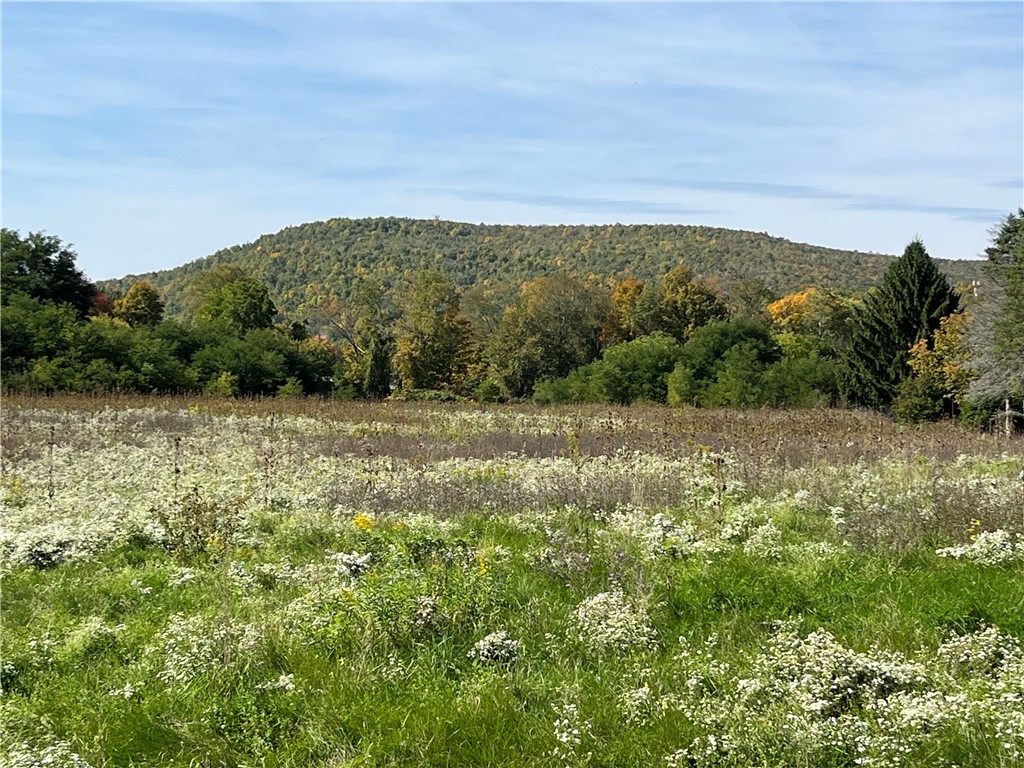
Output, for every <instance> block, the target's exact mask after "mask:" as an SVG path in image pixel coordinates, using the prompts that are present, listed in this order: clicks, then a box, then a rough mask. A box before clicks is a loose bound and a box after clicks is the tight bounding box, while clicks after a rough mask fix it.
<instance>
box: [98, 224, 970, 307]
mask: <svg viewBox="0 0 1024 768" xmlns="http://www.w3.org/2000/svg"><path fill="white" fill-rule="evenodd" d="M892 258H893V257H892V256H888V255H882V254H870V253H860V252H856V251H842V250H835V249H831V248H822V247H818V246H813V245H805V244H801V243H793V242H790V241H789V240H784V239H782V238H778V237H771V236H769V235H768V234H766V233H757V232H744V231H738V230H729V229H716V228H712V227H701V226H684V225H671V224H656V225H621V224H612V225H606V226H605V225H600V226H521V225H488V224H463V223H459V222H451V221H441V220H419V219H398V218H376V219H330V220H329V221H320V222H313V223H309V224H302V225H299V226H295V227H288V228H286V229H283V230H281V231H280V232H278V233H276V234H272V235H264V236H262V237H260V238H259V239H258V240H256V241H255V242H253V243H248V244H246V245H238V246H233V247H231V248H225V249H223V250H220V251H217V252H216V253H214V254H212V255H211V256H208V257H206V258H203V259H199V260H197V261H194V262H191V263H189V264H185V265H183V266H181V267H177V268H175V269H172V270H167V271H163V272H154V273H148V274H143V275H129V276H127V277H125V278H123V279H121V280H115V281H108V282H106V283H104V284H103V287H104V288H106V289H108V290H115V291H123V290H126V288H127V286H128V285H130V284H131V283H132V282H135V281H136V280H138V279H146V280H149V281H150V282H152V283H153V284H154V285H155V286H156V287H157V288H158V289H159V290H160V291H161V293H162V294H163V296H164V299H165V301H166V303H167V309H168V312H169V314H171V315H177V314H180V313H181V312H182V311H183V310H184V291H185V287H186V286H187V285H188V283H189V282H190V281H191V280H192V278H194V277H195V275H196V274H197V273H198V272H200V271H202V270H203V269H207V268H209V267H212V266H214V265H217V264H237V265H238V266H240V267H242V268H243V269H245V270H247V271H249V272H251V273H252V274H254V275H256V276H257V277H259V278H261V279H263V280H264V281H266V283H267V285H268V286H269V287H270V291H271V295H272V296H273V298H274V300H275V302H276V303H277V305H278V308H279V309H281V310H282V311H283V312H285V313H289V314H290V313H294V312H296V311H297V310H300V309H301V308H302V307H303V305H306V304H308V303H311V302H313V301H315V300H316V299H317V298H318V297H321V296H335V297H338V298H342V299H344V298H345V297H346V296H347V295H348V293H349V291H350V289H351V287H352V285H353V284H354V283H355V282H356V281H357V280H358V279H359V278H367V277H368V278H374V279H377V280H380V281H381V282H383V283H384V284H385V285H389V286H391V287H393V288H400V287H402V286H403V285H404V284H405V283H407V282H408V281H409V280H410V279H411V278H412V277H413V276H414V275H415V274H416V273H417V272H420V271H422V270H424V269H437V270H439V271H441V272H444V273H447V274H450V275H451V276H452V277H453V278H454V279H455V280H456V281H457V282H458V283H459V284H461V285H463V286H469V285H473V284H476V283H485V284H488V285H496V286H500V285H502V284H504V285H506V286H513V285H518V284H519V283H520V282H522V281H523V280H528V279H532V278H535V277H537V276H539V275H544V274H550V273H552V272H558V271H568V272H575V273H580V274H584V275H590V274H593V275H596V276H598V277H600V278H609V277H610V278H622V277H625V276H627V275H630V274H633V275H636V276H637V277H638V278H640V279H641V280H648V279H652V278H655V277H657V276H658V275H660V274H662V273H664V272H665V271H667V270H668V269H670V268H671V267H673V266H675V265H676V264H678V263H679V262H680V261H685V262H686V264H687V265H689V266H690V267H691V268H692V269H693V270H694V272H696V273H697V274H698V275H703V276H709V275H717V276H718V277H719V278H721V279H722V280H723V281H724V282H725V283H726V284H728V283H730V282H733V281H736V280H739V279H742V278H747V277H760V278H762V279H763V280H764V281H765V282H766V283H767V284H768V286H769V288H771V289H772V290H773V291H776V292H778V293H779V294H780V295H781V294H785V293H790V292H792V291H796V290H800V289H803V288H806V287H808V286H811V285H815V286H818V287H826V286H827V287H831V288H835V289H839V290H860V289H864V288H868V287H870V286H871V285H874V284H875V283H876V282H877V281H878V279H879V278H880V277H881V275H882V273H883V272H884V271H885V268H886V266H887V265H888V264H889V262H890V261H891V260H892ZM939 264H940V266H941V268H942V269H943V271H944V272H945V273H946V274H947V275H949V277H950V279H951V281H952V282H954V283H957V282H963V281H970V280H972V279H976V278H977V276H978V274H979V273H980V266H981V262H980V261H979V262H971V261H939Z"/></svg>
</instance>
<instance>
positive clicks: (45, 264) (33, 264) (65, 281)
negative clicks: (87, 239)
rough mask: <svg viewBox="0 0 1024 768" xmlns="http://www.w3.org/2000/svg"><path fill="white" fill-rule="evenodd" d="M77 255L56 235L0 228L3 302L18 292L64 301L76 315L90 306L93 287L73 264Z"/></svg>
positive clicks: (0, 277)
mask: <svg viewBox="0 0 1024 768" xmlns="http://www.w3.org/2000/svg"><path fill="white" fill-rule="evenodd" d="M77 258H78V255H77V254H76V253H75V252H74V251H73V250H71V248H70V247H69V246H65V245H64V244H63V243H61V241H60V238H58V237H54V236H53V235H46V234H43V233H42V232H30V233H29V234H28V236H26V237H24V238H23V237H21V236H20V235H19V234H18V232H16V231H14V230H11V229H7V228H4V229H3V230H0V286H2V287H3V293H2V297H3V303H5V304H6V303H8V300H9V298H10V297H11V296H13V295H16V294H22V295H25V296H31V297H32V298H34V299H39V300H41V301H52V302H53V303H54V304H68V305H70V306H71V307H73V308H74V310H75V312H76V313H77V314H78V316H79V317H85V316H86V315H87V314H89V311H90V310H91V309H92V305H93V300H94V299H95V297H96V287H95V286H94V285H93V284H92V283H91V282H90V281H89V280H88V278H86V276H85V275H84V274H83V273H82V272H81V271H80V270H79V269H77V268H76V267H75V259H77Z"/></svg>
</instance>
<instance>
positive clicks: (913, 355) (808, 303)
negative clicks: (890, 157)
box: [2, 210, 1024, 423]
mask: <svg viewBox="0 0 1024 768" xmlns="http://www.w3.org/2000/svg"><path fill="white" fill-rule="evenodd" d="M986 256H987V258H986V260H985V265H984V269H983V271H982V272H983V274H982V278H981V280H978V281H974V282H972V283H970V284H962V285H960V286H957V287H956V288H954V287H953V286H951V285H950V282H949V280H948V278H947V277H946V276H945V275H944V274H943V272H942V271H940V269H939V267H938V266H937V264H936V262H935V261H934V260H932V259H931V257H929V255H928V253H927V251H926V249H925V247H924V244H923V243H921V242H920V241H917V240H915V241H914V242H911V243H910V244H909V245H908V246H907V248H906V250H905V251H904V253H903V255H902V256H901V257H900V258H898V259H895V260H893V261H892V262H891V263H890V264H889V266H888V268H887V269H886V271H885V273H884V275H883V277H882V279H881V281H880V282H879V284H878V285H877V286H875V287H873V288H870V289H868V290H862V291H854V292H851V291H842V290H837V289H830V288H827V287H821V286H811V287H806V288H804V289H803V290H800V291H797V292H794V293H790V294H787V295H785V296H781V297H780V296H777V295H775V294H773V292H772V290H771V289H770V288H769V286H768V285H767V284H766V283H765V281H764V280H762V279H758V278H749V277H748V278H746V279H742V280H736V281H733V282H731V283H729V284H725V283H724V282H723V281H719V280H716V279H715V278H714V277H707V278H702V277H699V276H698V275H696V274H695V273H694V271H693V270H692V269H691V268H690V267H689V266H688V265H687V264H685V263H682V262H678V263H677V264H676V265H675V266H673V267H672V268H671V269H669V270H667V271H665V272H664V273H663V274H661V275H659V276H657V277H655V278H647V279H640V278H638V277H637V276H635V275H633V274H627V275H625V276H619V277H613V276H598V275H594V274H587V275H581V274H578V273H569V272H554V273H552V274H546V275H542V276H540V277H536V278H534V279H530V280H524V281H522V282H521V284H519V286H518V289H517V290H515V291H514V292H513V293H511V295H510V293H509V292H508V290H507V289H504V288H500V287H497V286H494V285H491V284H488V282H487V281H484V282H482V283H479V284H473V285H471V286H462V285H460V284H458V282H457V281H456V280H455V278H453V277H452V276H451V275H450V274H447V273H445V272H443V271H441V270H438V269H432V268H428V269H423V270H421V271H419V272H417V273H415V274H414V275H411V276H410V280H409V281H408V282H407V283H406V284H405V285H404V287H403V288H401V289H393V288H392V289H388V288H387V287H386V286H385V284H383V283H382V282H381V281H379V280H377V279H374V278H373V277H372V276H370V275H369V274H364V275H362V276H356V277H355V278H354V279H353V280H352V282H351V288H350V290H349V292H348V295H347V296H346V297H345V298H337V297H332V296H319V297H316V300H311V301H306V302H304V303H303V307H304V309H303V310H302V311H301V312H293V313H292V314H291V316H284V315H283V314H281V313H279V312H278V308H277V306H276V305H275V303H274V301H273V300H272V298H271V295H270V291H269V290H268V286H267V285H266V284H265V283H264V282H263V281H261V280H259V279H257V278H256V277H254V276H253V275H251V274H249V273H247V272H246V271H244V270H243V269H241V268H240V267H239V266H238V265H235V264H228V263H222V264H217V265H215V266H212V267H210V268H207V269H205V270H202V271H199V272H196V273H195V274H194V275H193V276H192V277H191V278H190V280H189V281H188V284H187V285H186V286H185V287H184V289H183V297H184V298H183V299H182V301H183V307H184V308H183V312H182V313H181V314H182V317H180V318H178V319H169V318H167V317H165V304H164V300H163V298H162V296H161V295H160V293H159V292H158V290H157V289H156V288H155V287H154V285H153V284H152V283H151V282H150V281H147V280H138V281H136V282H134V283H133V284H131V285H130V286H128V287H127V289H126V290H124V292H123V293H121V294H120V295H113V296H112V295H110V293H109V292H105V291H101V290H99V289H98V288H97V286H96V285H94V284H92V283H90V282H89V281H88V280H87V279H86V278H85V277H84V276H83V275H82V273H81V272H80V271H78V270H77V268H76V267H75V264H74V261H75V254H74V252H73V251H72V250H71V249H70V248H69V247H67V246H65V245H64V244H62V243H61V242H60V240H59V239H58V238H56V237H52V236H47V235H43V234H39V233H32V234H29V235H28V236H26V237H24V238H23V237H21V236H20V235H19V234H18V233H17V232H14V231H11V230H7V229H4V230H3V243H2V258H3V275H2V278H3V293H2V312H3V317H2V323H3V335H2V366H3V372H4V387H5V388H6V389H8V390H25V391H37V392H56V391H90V392H103V391H142V392H168V393H171V392H198V391H205V392H210V393H215V394H222V395H250V396H251V395H260V396H272V395H299V394H305V395H318V396H330V397H346V398H369V399H382V398H387V397H404V398H410V399H457V398H467V399H476V400H481V401H498V400H523V399H533V400H535V401H537V402H598V403H620V404H627V403H635V402H653V403H669V404H687V405H697V406H729V407H760V406H766V405H774V406H789V407H796V406H805V405H837V404H839V405H852V406H867V407H872V408H877V409H882V410H887V411H891V412H893V413H895V415H897V416H898V417H900V418H902V419H905V420H908V421H918V420H929V419H938V418H942V417H943V416H956V417H959V418H962V419H965V420H970V421H972V422H974V423H983V422H985V421H987V420H988V419H990V418H991V417H992V414H993V413H995V412H996V411H997V410H1000V411H1002V412H1003V413H1004V414H1005V415H1004V418H1010V419H1012V418H1014V416H1013V413H1014V412H1013V408H1012V407H1011V405H1012V403H1013V402H1020V398H1022V397H1024V210H1018V211H1017V212H1015V213H1012V214H1010V215H1009V216H1007V217H1006V219H1005V220H1004V221H1003V222H1002V223H1001V224H1000V225H999V226H998V227H997V228H996V229H995V230H994V231H993V239H992V242H991V245H990V246H989V247H988V249H987V250H986ZM1022 410H1024V404H1022Z"/></svg>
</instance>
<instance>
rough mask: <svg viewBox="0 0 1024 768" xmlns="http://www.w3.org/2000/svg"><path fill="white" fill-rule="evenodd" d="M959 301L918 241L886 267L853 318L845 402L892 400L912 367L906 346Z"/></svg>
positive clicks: (878, 403)
mask: <svg viewBox="0 0 1024 768" xmlns="http://www.w3.org/2000/svg"><path fill="white" fill-rule="evenodd" d="M957 305H958V302H957V297H956V294H954V293H953V290H952V289H951V288H950V286H949V281H948V280H947V279H946V277H945V275H943V274H942V273H941V272H940V271H939V268H938V267H937V266H936V265H935V262H934V261H932V258H931V257H930V256H929V255H928V253H927V251H925V249H924V244H923V243H922V242H921V241H920V240H914V241H913V242H912V243H910V245H908V246H907V248H906V250H904V252H903V256H902V257H901V258H899V259H897V260H896V261H894V262H893V263H892V264H891V265H890V266H889V269H888V270H886V273H885V276H884V277H883V278H882V284H881V285H880V286H879V287H878V288H877V289H876V290H875V291H873V292H871V293H869V294H868V296H867V298H866V300H865V302H864V306H863V308H862V309H861V310H860V311H859V312H858V313H857V315H856V317H855V318H854V321H853V324H852V330H851V338H850V343H849V345H848V346H847V348H846V352H845V355H844V366H843V381H842V389H843V394H844V396H845V397H846V399H847V400H848V401H850V402H851V403H855V404H859V405H867V406H871V407H873V408H885V407H887V406H889V405H890V404H891V403H892V400H893V398H894V397H895V395H896V390H897V388H898V387H899V385H900V383H901V382H902V381H903V379H905V378H906V377H907V376H908V375H909V373H910V370H909V368H908V367H907V359H908V357H909V354H910V348H911V346H913V345H914V344H916V343H917V342H919V341H921V339H930V338H931V337H932V334H933V333H934V332H935V329H937V328H938V327H939V321H940V320H941V319H942V318H943V317H945V316H946V315H948V314H950V313H951V312H954V311H955V310H956V308H957Z"/></svg>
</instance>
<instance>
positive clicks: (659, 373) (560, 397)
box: [534, 332, 682, 405]
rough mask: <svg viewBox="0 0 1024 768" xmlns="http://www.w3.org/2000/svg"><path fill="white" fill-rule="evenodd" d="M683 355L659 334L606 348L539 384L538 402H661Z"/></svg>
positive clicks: (672, 342) (625, 403) (680, 350)
mask: <svg viewBox="0 0 1024 768" xmlns="http://www.w3.org/2000/svg"><path fill="white" fill-rule="evenodd" d="M681 353H682V347H681V346H680V344H679V342H677V341H676V340H675V339H673V338H672V337H671V336H668V335H666V334H664V333H661V332H655V333H653V334H650V335H649V336H641V337H640V338H638V339H634V340H633V341H628V342H625V343H622V344H616V345H615V346H612V347H608V348H607V349H606V350H605V351H604V354H603V355H602V357H601V359H600V360H597V361H595V362H593V363H591V364H590V365H586V366H583V367H582V368H578V369H576V370H575V371H573V372H572V373H570V374H569V375H568V376H567V377H565V378H564V379H561V380H556V381H546V382H543V383H542V384H541V385H538V387H537V392H536V393H535V395H534V399H535V400H537V401H538V402H595V403H616V404H620V405H628V404H630V403H635V402H648V403H664V402H666V399H667V395H668V375H669V373H671V372H672V370H673V368H675V365H676V362H677V361H678V360H679V358H680V356H681Z"/></svg>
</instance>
